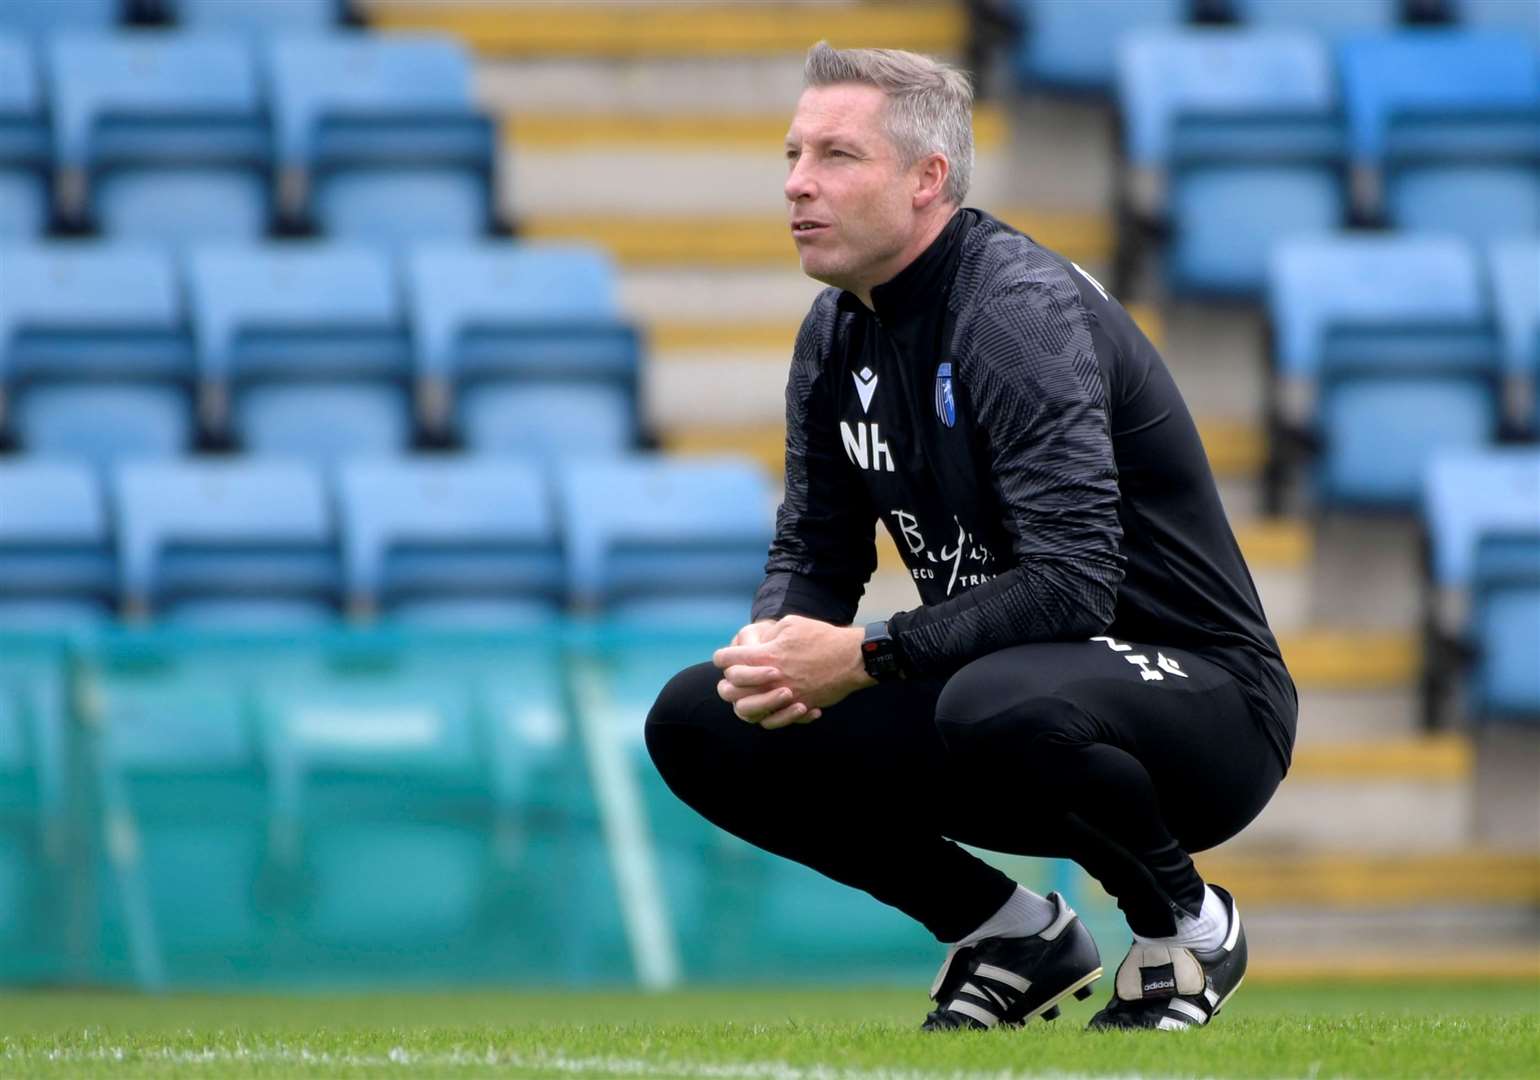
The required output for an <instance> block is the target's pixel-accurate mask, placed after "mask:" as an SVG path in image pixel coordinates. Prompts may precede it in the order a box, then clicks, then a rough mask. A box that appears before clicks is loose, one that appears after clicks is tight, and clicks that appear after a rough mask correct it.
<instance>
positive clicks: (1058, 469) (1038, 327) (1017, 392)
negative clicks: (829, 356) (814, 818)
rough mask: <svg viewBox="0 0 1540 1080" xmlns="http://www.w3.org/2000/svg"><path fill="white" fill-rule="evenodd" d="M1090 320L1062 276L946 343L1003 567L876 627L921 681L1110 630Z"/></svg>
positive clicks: (1102, 431) (1117, 564) (1114, 547)
mask: <svg viewBox="0 0 1540 1080" xmlns="http://www.w3.org/2000/svg"><path fill="white" fill-rule="evenodd" d="M1088 318H1089V316H1088V315H1087V314H1086V311H1085V309H1084V308H1083V307H1082V305H1081V303H1080V297H1079V293H1078V291H1077V290H1076V288H1075V286H1074V284H1073V282H1070V281H1069V280H1068V279H1060V278H1048V279H1047V280H1030V281H1025V282H1021V283H1018V284H1017V285H1015V286H1014V287H1013V288H1012V289H1011V290H1010V291H1008V292H1006V293H1004V294H1003V295H1000V296H996V297H993V298H991V299H990V300H988V301H986V302H985V303H984V304H983V306H982V307H981V308H980V310H978V311H977V312H976V313H975V314H974V316H973V318H972V319H971V320H970V322H969V324H968V325H967V326H966V327H965V329H964V333H963V336H962V339H961V340H960V341H959V342H958V351H957V355H958V358H959V369H958V375H959V381H960V383H961V384H962V388H963V390H964V392H965V393H966V394H967V395H968V399H969V400H970V402H971V408H972V410H973V412H974V415H975V418H976V419H975V422H976V425H977V430H978V431H979V432H980V438H981V442H982V445H983V447H984V449H983V451H982V452H983V453H985V454H986V455H987V460H988V462H989V465H990V471H991V477H992V485H993V489H994V495H995V498H996V500H997V502H998V505H999V507H1000V510H1001V516H1002V521H1001V524H1002V525H1003V527H1004V529H1005V532H1006V535H1007V536H1008V537H1009V539H1010V544H1011V548H1012V551H1013V553H1014V555H1015V565H1014V566H1013V567H1012V568H1011V569H1009V570H1006V571H1004V572H1003V573H1001V574H999V575H998V576H996V577H994V578H992V579H991V580H989V581H987V582H984V583H983V584H981V585H978V586H975V587H974V588H972V589H969V590H968V591H966V592H964V593H961V594H960V595H958V596H954V597H951V598H950V599H948V600H946V601H944V602H942V603H938V604H928V605H925V606H923V607H920V608H916V609H914V610H912V611H908V612H901V613H899V614H897V615H895V616H894V617H893V618H892V619H891V620H890V621H889V624H888V625H889V631H890V632H891V633H892V634H893V635H894V637H895V638H896V639H897V641H898V644H899V648H900V649H901V651H902V652H903V655H904V660H905V663H906V665H907V667H908V668H909V670H911V671H912V672H914V673H915V674H918V675H922V676H933V677H941V676H946V675H950V674H951V673H952V672H954V671H956V670H957V669H958V668H960V667H962V666H963V665H964V664H966V663H967V662H968V661H970V660H973V659H975V658H976V657H979V656H983V655H985V654H986V653H991V652H995V651H996V650H999V649H1003V648H1006V647H1008V646H1011V645H1022V644H1026V643H1029V642H1037V641H1066V640H1069V641H1083V640H1085V639H1087V638H1090V637H1092V636H1094V635H1096V634H1099V633H1101V632H1102V631H1103V630H1105V629H1106V627H1107V626H1108V624H1110V623H1111V621H1112V617H1113V609H1114V607H1115V606H1116V602H1117V591H1118V586H1119V584H1120V583H1121V581H1122V578H1123V565H1124V557H1123V555H1122V553H1121V551H1120V545H1121V543H1122V527H1121V525H1120V523H1119V520H1118V481H1117V467H1116V465H1115V463H1114V461H1113V455H1112V438H1111V435H1110V433H1109V430H1108V422H1107V404H1106V398H1107V395H1106V390H1105V387H1104V385H1103V380H1102V374H1101V370H1100V368H1099V366H1098V364H1097V358H1096V352H1095V347H1094V345H1093V344H1092V340H1091V332H1090V326H1089V323H1088V321H1087V320H1088Z"/></svg>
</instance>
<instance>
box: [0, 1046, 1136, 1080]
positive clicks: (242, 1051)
mask: <svg viewBox="0 0 1540 1080" xmlns="http://www.w3.org/2000/svg"><path fill="white" fill-rule="evenodd" d="M0 1045H3V1046H4V1050H3V1051H0V1060H3V1061H7V1062H16V1063H37V1062H40V1061H46V1062H48V1063H49V1064H84V1063H93V1064H95V1063H101V1062H109V1061H110V1062H113V1063H115V1064H123V1063H128V1062H132V1061H136V1060H137V1061H146V1062H155V1063H164V1064H170V1065H178V1066H196V1065H230V1064H235V1063H240V1064H249V1065H308V1066H317V1067H333V1068H335V1067H342V1068H370V1069H379V1068H389V1067H391V1066H400V1067H402V1068H405V1069H412V1068H418V1069H420V1068H434V1069H446V1068H481V1069H484V1068H488V1067H498V1068H516V1069H538V1070H541V1071H543V1072H546V1073H552V1072H555V1073H560V1074H561V1075H563V1076H638V1077H674V1078H680V1080H1160V1078H1151V1077H1145V1076H1141V1075H1140V1074H1135V1073H1126V1074H1110V1075H1094V1074H1088V1073H1061V1072H1034V1073H1025V1072H1015V1071H1012V1070H1009V1069H1001V1070H996V1071H979V1070H968V1071H964V1070H952V1071H948V1072H942V1071H934V1070H925V1069H904V1068H895V1069H889V1068H856V1067H845V1066H837V1065H805V1066H804V1065H792V1064H790V1063H788V1062H784V1061H741V1062H722V1063H710V1062H686V1061H649V1060H647V1059H645V1058H623V1057H578V1058H573V1057H566V1056H564V1055H560V1054H550V1055H547V1054H516V1053H510V1052H505V1051H501V1050H498V1049H497V1048H495V1047H491V1046H489V1047H487V1048H486V1050H484V1051H482V1052H480V1053H477V1052H474V1051H469V1050H449V1051H436V1052H433V1053H416V1052H414V1051H410V1050H407V1049H405V1048H404V1047H400V1046H396V1047H392V1048H391V1049H390V1050H389V1051H388V1052H387V1053H385V1054H332V1053H329V1052H327V1051H314V1050H311V1049H309V1048H308V1047H304V1046H297V1047H296V1046H285V1045H283V1044H281V1043H279V1044H271V1045H267V1046H261V1047H256V1048H247V1047H237V1048H235V1049H226V1048H223V1047H218V1048H216V1047H206V1048H203V1049H199V1050H172V1049H167V1048H160V1049H153V1048H152V1049H144V1050H133V1049H127V1048H124V1047H122V1046H98V1047H92V1048H89V1049H78V1050H75V1049H70V1050H61V1049H51V1050H47V1051H40V1052H28V1051H24V1050H22V1049H20V1048H19V1047H17V1046H16V1044H15V1040H14V1039H9V1038H7V1039H0Z"/></svg>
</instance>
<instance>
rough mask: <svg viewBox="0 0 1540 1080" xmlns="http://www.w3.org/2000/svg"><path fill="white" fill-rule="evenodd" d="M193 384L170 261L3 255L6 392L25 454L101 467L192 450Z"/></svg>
mask: <svg viewBox="0 0 1540 1080" xmlns="http://www.w3.org/2000/svg"><path fill="white" fill-rule="evenodd" d="M192 382H193V357H192V343H191V340H190V339H189V336H188V332H187V327H186V325H185V323H184V320H183V310H182V296H181V291H180V289H179V288H178V283H177V280H176V276H175V274H174V272H173V268H172V265H171V263H170V261H169V260H168V259H167V258H166V257H165V256H164V255H163V254H161V253H158V252H154V251H146V250H136V249H132V248H118V247H96V246H94V245H71V244H57V245H52V246H47V247H32V248H8V249H5V250H4V251H3V252H0V389H3V390H4V391H5V392H6V393H7V395H8V396H9V398H10V401H11V406H10V411H11V414H12V416H11V422H10V425H9V426H10V427H11V428H12V429H13V430H14V431H15V433H16V436H17V439H18V441H19V442H20V444H21V447H22V449H23V450H26V451H29V452H34V453H39V454H47V455H49V456H53V457H60V456H63V457H79V458H85V459H88V460H92V461H96V462H107V461H115V460H121V459H126V458H143V457H166V456H170V455H176V454H181V453H184V452H185V451H186V450H188V449H189V448H190V447H191V446H192V443H193V439H194V424H193V418H192V407H191V396H192Z"/></svg>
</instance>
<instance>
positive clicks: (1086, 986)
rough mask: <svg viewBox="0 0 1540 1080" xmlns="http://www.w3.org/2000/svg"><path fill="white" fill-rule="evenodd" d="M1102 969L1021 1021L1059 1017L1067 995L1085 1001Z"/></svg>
mask: <svg viewBox="0 0 1540 1080" xmlns="http://www.w3.org/2000/svg"><path fill="white" fill-rule="evenodd" d="M1102 970H1103V969H1102V968H1100V967H1098V968H1097V969H1096V970H1095V971H1093V972H1091V973H1090V974H1088V975H1082V976H1081V977H1080V978H1079V979H1077V980H1076V981H1075V982H1073V983H1070V985H1068V986H1066V987H1065V988H1064V989H1063V990H1061V991H1059V992H1058V993H1057V994H1055V995H1054V996H1053V997H1051V998H1049V999H1048V1000H1047V1001H1045V1002H1043V1003H1042V1004H1041V1005H1039V1006H1038V1007H1037V1008H1035V1009H1033V1010H1032V1011H1031V1012H1029V1013H1027V1014H1026V1015H1025V1016H1023V1017H1022V1018H1021V1021H1020V1022H1021V1023H1023V1024H1025V1023H1026V1022H1027V1021H1028V1020H1034V1019H1036V1018H1037V1017H1039V1016H1043V1014H1044V1013H1046V1012H1048V1011H1050V1010H1052V1011H1053V1015H1052V1016H1044V1017H1043V1018H1044V1019H1045V1020H1056V1019H1058V1016H1059V1012H1058V1009H1057V1007H1056V1006H1057V1005H1058V1004H1059V1002H1061V1001H1063V1000H1064V999H1065V998H1067V997H1070V996H1071V995H1073V996H1074V998H1075V1000H1076V1001H1084V1000H1085V999H1086V998H1088V997H1090V996H1091V994H1092V990H1091V984H1092V983H1094V982H1095V981H1096V980H1097V979H1099V978H1101V977H1102ZM1236 988H1237V989H1239V984H1237V987H1236ZM1232 993H1233V991H1232Z"/></svg>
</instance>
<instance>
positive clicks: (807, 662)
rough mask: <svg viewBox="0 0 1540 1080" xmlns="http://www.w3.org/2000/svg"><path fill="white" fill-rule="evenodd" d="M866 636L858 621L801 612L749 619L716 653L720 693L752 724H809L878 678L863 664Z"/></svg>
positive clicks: (713, 660)
mask: <svg viewBox="0 0 1540 1080" xmlns="http://www.w3.org/2000/svg"><path fill="white" fill-rule="evenodd" d="M864 636H865V635H864V632H863V631H862V629H861V628H860V627H858V626H835V625H834V624H833V623H826V622H819V621H818V620H817V619H808V618H804V617H803V616H801V615H787V616H786V617H785V618H782V619H779V620H776V621H774V622H770V621H764V622H757V623H750V624H749V625H748V626H745V627H744V628H743V629H742V630H739V631H738V632H737V633H736V634H734V635H733V640H732V644H730V645H725V646H723V647H722V648H720V649H718V650H717V651H716V652H715V653H714V654H713V655H712V658H711V661H712V663H714V664H715V665H716V666H717V667H718V668H720V669H721V671H722V678H721V680H720V681H719V682H718V683H717V694H718V696H720V697H721V698H722V700H723V701H726V702H728V703H730V704H731V705H732V707H733V712H734V713H735V714H736V715H737V717H738V718H739V719H740V720H743V721H745V722H747V723H750V724H758V725H759V726H760V727H763V728H782V727H785V726H786V725H788V724H806V723H810V722H811V721H813V720H817V719H818V718H819V717H820V716H822V715H823V710H824V709H826V708H828V707H829V706H830V705H834V704H837V703H838V702H840V701H842V700H844V698H845V697H846V696H847V695H849V694H850V693H851V692H852V691H855V690H859V689H861V688H862V687H864V686H871V685H872V684H873V682H874V681H875V680H873V679H872V678H871V677H870V676H869V675H867V674H866V670H865V668H864V666H863V665H862V663H861V639H862V638H863V637H864Z"/></svg>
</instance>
